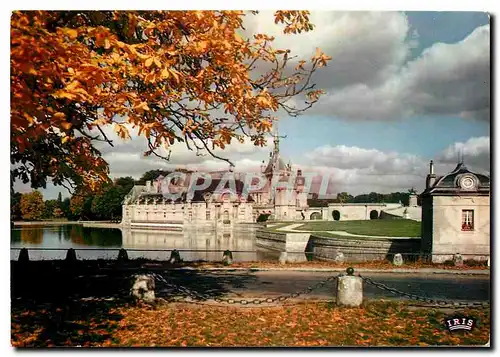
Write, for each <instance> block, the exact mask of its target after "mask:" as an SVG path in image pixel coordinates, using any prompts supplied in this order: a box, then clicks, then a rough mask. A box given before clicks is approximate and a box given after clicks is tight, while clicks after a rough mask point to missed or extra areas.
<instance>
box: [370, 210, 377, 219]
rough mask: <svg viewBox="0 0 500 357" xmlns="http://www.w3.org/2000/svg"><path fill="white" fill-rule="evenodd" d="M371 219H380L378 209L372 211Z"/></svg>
mask: <svg viewBox="0 0 500 357" xmlns="http://www.w3.org/2000/svg"><path fill="white" fill-rule="evenodd" d="M370 219H378V211H377V210H371V211H370Z"/></svg>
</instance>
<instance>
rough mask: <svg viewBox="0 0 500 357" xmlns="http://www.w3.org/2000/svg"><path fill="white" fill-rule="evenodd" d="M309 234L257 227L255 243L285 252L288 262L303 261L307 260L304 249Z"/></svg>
mask: <svg viewBox="0 0 500 357" xmlns="http://www.w3.org/2000/svg"><path fill="white" fill-rule="evenodd" d="M310 235H311V234H310V233H285V232H283V233H282V232H273V231H270V230H266V229H258V230H257V232H256V235H255V239H256V241H255V244H256V245H257V246H258V247H261V248H265V249H269V250H273V251H278V252H286V253H287V255H286V257H287V258H286V260H287V261H288V262H292V261H293V262H298V261H305V260H307V258H306V255H305V250H306V246H307V244H308V242H309V237H310Z"/></svg>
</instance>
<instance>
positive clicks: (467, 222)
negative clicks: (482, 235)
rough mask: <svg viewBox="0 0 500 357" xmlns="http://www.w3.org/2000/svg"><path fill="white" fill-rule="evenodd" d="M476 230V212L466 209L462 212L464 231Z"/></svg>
mask: <svg viewBox="0 0 500 357" xmlns="http://www.w3.org/2000/svg"><path fill="white" fill-rule="evenodd" d="M473 230H474V210H472V209H464V210H462V231H473Z"/></svg>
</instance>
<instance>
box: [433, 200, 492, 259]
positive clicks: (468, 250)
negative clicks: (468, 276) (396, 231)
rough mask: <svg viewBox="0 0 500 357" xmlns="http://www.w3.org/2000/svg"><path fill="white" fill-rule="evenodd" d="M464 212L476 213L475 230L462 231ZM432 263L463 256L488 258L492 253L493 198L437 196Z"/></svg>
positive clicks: (435, 201) (434, 214) (434, 201)
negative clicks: (491, 207) (491, 221)
mask: <svg viewBox="0 0 500 357" xmlns="http://www.w3.org/2000/svg"><path fill="white" fill-rule="evenodd" d="M462 210H473V211H474V229H473V230H471V231H463V230H462ZM432 220H433V224H432V254H433V256H432V260H433V262H443V261H445V260H450V259H452V258H453V254H455V253H459V254H461V255H462V256H463V257H464V259H486V258H487V256H488V255H489V254H490V197H489V196H472V195H471V196H434V197H433V211H432Z"/></svg>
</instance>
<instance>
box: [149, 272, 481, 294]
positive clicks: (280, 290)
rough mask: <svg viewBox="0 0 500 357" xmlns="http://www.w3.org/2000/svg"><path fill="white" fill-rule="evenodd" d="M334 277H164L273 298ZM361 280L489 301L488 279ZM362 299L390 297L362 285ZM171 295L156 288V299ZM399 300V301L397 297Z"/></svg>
mask: <svg viewBox="0 0 500 357" xmlns="http://www.w3.org/2000/svg"><path fill="white" fill-rule="evenodd" d="M332 274H335V275H336V274H337V273H327V272H294V271H259V272H223V271H218V272H217V271H215V272H198V271H182V272H181V271H170V272H167V273H165V275H164V276H165V277H166V278H167V280H168V281H169V282H172V283H175V284H178V285H181V286H182V287H185V288H187V289H190V290H193V291H199V292H203V293H207V292H208V293H209V294H213V295H217V296H221V295H222V296H225V297H229V296H245V297H273V296H278V295H282V294H289V293H293V292H297V291H299V290H302V289H304V288H307V287H308V286H311V285H313V284H315V283H317V282H319V281H322V280H324V279H325V278H327V277H329V276H331V275H332ZM363 275H364V276H367V277H369V278H371V279H372V280H374V281H376V282H379V283H383V284H386V285H387V286H389V287H391V288H395V289H398V290H401V291H403V292H407V293H411V294H416V295H421V296H425V297H428V298H432V299H445V300H454V301H489V296H490V277H489V275H482V276H467V275H452V274H434V275H431V274H429V275H423V274H388V273H365V274H363ZM363 289H364V296H365V297H366V298H368V299H380V298H394V297H395V296H394V295H392V294H391V293H389V292H387V291H384V290H380V289H379V288H377V287H375V286H372V285H369V284H366V283H364V284H363ZM172 292H173V291H172V290H171V289H170V288H166V287H165V286H164V285H163V286H162V284H158V295H159V296H162V295H166V294H170V293H172ZM334 294H335V287H334V285H333V284H332V283H330V284H328V285H325V286H324V287H323V288H320V289H317V290H314V291H313V292H312V293H310V294H308V295H307V296H303V297H302V298H303V299H304V298H308V299H331V298H332V296H334ZM399 298H400V297H399Z"/></svg>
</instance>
